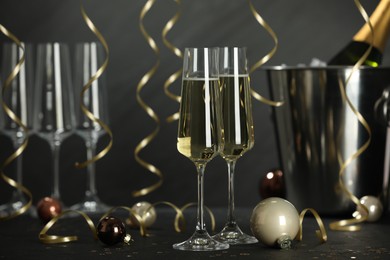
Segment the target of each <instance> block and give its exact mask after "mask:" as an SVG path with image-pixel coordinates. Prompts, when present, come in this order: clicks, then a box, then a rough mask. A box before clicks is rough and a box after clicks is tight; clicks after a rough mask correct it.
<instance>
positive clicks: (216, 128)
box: [173, 48, 229, 251]
mask: <svg viewBox="0 0 390 260" xmlns="http://www.w3.org/2000/svg"><path fill="white" fill-rule="evenodd" d="M220 104H221V103H220V100H219V80H218V48H186V49H185V52H184V61H183V78H182V88H181V102H180V110H179V114H180V116H179V124H178V135H177V149H178V151H179V152H180V153H181V154H182V155H184V156H186V157H187V158H189V159H190V160H191V161H192V162H194V164H195V166H196V169H197V173H198V207H197V225H196V229H195V232H194V234H193V235H192V236H191V237H190V238H189V239H188V240H186V241H184V242H181V243H177V244H174V245H173V248H174V249H178V250H189V251H212V250H223V249H227V248H228V247H229V245H228V244H225V243H220V242H218V241H217V240H215V239H213V238H212V237H211V236H210V235H209V234H208V232H207V230H206V225H205V222H204V204H203V201H204V199H203V176H204V170H205V167H206V164H207V163H208V162H209V161H210V160H211V159H213V158H214V157H215V156H217V155H218V154H219V152H220V151H221V149H222V148H223V137H222V132H223V126H222V118H221V108H220Z"/></svg>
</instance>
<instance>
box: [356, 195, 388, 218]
mask: <svg viewBox="0 0 390 260" xmlns="http://www.w3.org/2000/svg"><path fill="white" fill-rule="evenodd" d="M360 203H361V204H363V205H364V206H365V207H366V208H367V209H368V216H367V212H366V211H365V210H364V209H363V208H362V207H361V206H360V205H358V206H357V207H356V210H357V211H358V212H359V213H360V214H361V215H362V216H367V221H368V222H375V221H377V220H378V219H380V217H381V216H382V213H383V206H382V203H381V201H380V200H379V199H378V198H377V197H374V196H364V197H362V198H361V199H360Z"/></svg>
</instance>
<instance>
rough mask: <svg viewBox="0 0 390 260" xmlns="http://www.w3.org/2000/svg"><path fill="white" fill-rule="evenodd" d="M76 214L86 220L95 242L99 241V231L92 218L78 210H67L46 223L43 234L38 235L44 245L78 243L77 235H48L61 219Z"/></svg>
mask: <svg viewBox="0 0 390 260" xmlns="http://www.w3.org/2000/svg"><path fill="white" fill-rule="evenodd" d="M75 213H77V214H79V215H81V216H82V217H83V218H84V219H85V221H86V222H87V224H88V227H89V229H90V230H91V232H92V236H93V238H94V239H95V240H97V239H98V237H97V231H96V228H95V225H94V224H93V221H92V220H91V218H90V217H89V216H88V215H87V214H85V213H84V212H82V211H78V210H65V211H63V212H62V213H61V214H59V215H58V216H55V217H54V218H52V219H51V220H50V221H49V222H47V223H46V225H45V226H44V227H43V229H42V230H41V232H39V235H38V238H39V240H40V241H41V242H42V243H44V244H58V243H68V242H73V241H77V240H78V237H77V236H75V235H70V236H58V235H48V234H47V232H48V231H49V230H50V229H51V227H52V226H53V225H54V224H55V223H56V222H57V221H58V220H59V219H61V218H62V217H63V216H66V215H69V214H75Z"/></svg>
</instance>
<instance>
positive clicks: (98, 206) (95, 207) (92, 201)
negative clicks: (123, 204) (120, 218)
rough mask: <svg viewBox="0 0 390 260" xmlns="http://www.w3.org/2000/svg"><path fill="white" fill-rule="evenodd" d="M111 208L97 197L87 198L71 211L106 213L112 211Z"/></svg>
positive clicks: (72, 207) (71, 208)
mask: <svg viewBox="0 0 390 260" xmlns="http://www.w3.org/2000/svg"><path fill="white" fill-rule="evenodd" d="M110 208H111V207H110V206H108V205H106V204H105V203H103V202H101V200H100V199H99V198H98V197H97V196H86V197H85V198H84V200H82V201H81V202H79V203H77V204H75V205H73V206H71V207H70V208H69V209H70V210H78V211H82V212H84V213H96V214H101V213H106V212H107V211H109V210H110Z"/></svg>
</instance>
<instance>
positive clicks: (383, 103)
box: [375, 87, 390, 127]
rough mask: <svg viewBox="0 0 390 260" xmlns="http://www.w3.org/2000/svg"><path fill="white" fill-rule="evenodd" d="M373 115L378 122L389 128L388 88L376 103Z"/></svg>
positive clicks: (389, 102) (389, 97) (389, 95)
mask: <svg viewBox="0 0 390 260" xmlns="http://www.w3.org/2000/svg"><path fill="white" fill-rule="evenodd" d="M375 114H376V117H377V119H378V121H379V122H381V123H383V124H385V125H387V126H388V127H390V87H387V88H385V89H384V90H383V93H382V96H381V97H380V98H379V99H378V100H377V101H376V103H375Z"/></svg>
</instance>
